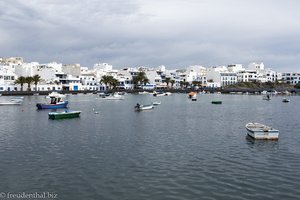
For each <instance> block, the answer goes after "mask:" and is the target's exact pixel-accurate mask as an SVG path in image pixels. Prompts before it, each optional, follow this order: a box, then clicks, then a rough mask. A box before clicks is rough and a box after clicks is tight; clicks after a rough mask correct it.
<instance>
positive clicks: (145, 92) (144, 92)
mask: <svg viewBox="0 0 300 200" xmlns="http://www.w3.org/2000/svg"><path fill="white" fill-rule="evenodd" d="M139 94H149V92H147V91H143V92H139Z"/></svg>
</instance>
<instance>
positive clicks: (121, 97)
mask: <svg viewBox="0 0 300 200" xmlns="http://www.w3.org/2000/svg"><path fill="white" fill-rule="evenodd" d="M104 99H106V100H123V99H124V96H123V95H119V94H117V93H115V94H113V95H109V96H107V97H105V98H104Z"/></svg>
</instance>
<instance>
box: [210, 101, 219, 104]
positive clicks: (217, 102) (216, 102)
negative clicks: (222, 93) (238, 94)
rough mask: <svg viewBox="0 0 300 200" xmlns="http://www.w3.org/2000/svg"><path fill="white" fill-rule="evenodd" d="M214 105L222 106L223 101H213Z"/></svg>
mask: <svg viewBox="0 0 300 200" xmlns="http://www.w3.org/2000/svg"><path fill="white" fill-rule="evenodd" d="M211 103H212V104H222V101H212V102H211Z"/></svg>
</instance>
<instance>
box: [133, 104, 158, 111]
mask: <svg viewBox="0 0 300 200" xmlns="http://www.w3.org/2000/svg"><path fill="white" fill-rule="evenodd" d="M153 108H154V105H153V104H150V105H140V104H137V105H136V106H135V107H134V109H135V110H136V111H143V110H152V109H153Z"/></svg>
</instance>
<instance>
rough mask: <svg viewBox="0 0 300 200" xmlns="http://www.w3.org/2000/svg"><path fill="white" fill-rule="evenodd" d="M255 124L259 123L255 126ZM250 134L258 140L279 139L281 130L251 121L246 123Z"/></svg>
mask: <svg viewBox="0 0 300 200" xmlns="http://www.w3.org/2000/svg"><path fill="white" fill-rule="evenodd" d="M253 125H257V126H256V127H254V126H253ZM259 126H260V127H259ZM246 129H247V133H248V135H249V136H250V137H251V138H253V139H257V140H278V137H279V131H278V130H276V129H273V128H270V127H267V126H265V125H263V124H258V123H249V124H247V125H246Z"/></svg>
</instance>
